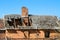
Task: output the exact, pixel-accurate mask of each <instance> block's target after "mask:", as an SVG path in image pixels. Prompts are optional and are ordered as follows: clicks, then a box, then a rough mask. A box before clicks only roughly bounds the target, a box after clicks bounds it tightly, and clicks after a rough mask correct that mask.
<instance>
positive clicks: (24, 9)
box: [22, 7, 28, 17]
mask: <svg viewBox="0 0 60 40" xmlns="http://www.w3.org/2000/svg"><path fill="white" fill-rule="evenodd" d="M22 17H28V9H27V8H26V7H22Z"/></svg>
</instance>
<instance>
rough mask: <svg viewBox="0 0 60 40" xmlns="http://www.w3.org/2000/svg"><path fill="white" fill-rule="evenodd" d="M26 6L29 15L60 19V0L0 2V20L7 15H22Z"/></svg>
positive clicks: (11, 0)
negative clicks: (51, 16)
mask: <svg viewBox="0 0 60 40" xmlns="http://www.w3.org/2000/svg"><path fill="white" fill-rule="evenodd" d="M23 6H26V7H27V8H28V9H29V14H33V15H55V16H58V17H60V0H0V18H2V17H3V16H4V15H6V14H21V7H23Z"/></svg>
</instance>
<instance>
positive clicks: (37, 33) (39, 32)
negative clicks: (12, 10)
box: [0, 7, 60, 40]
mask: <svg viewBox="0 0 60 40" xmlns="http://www.w3.org/2000/svg"><path fill="white" fill-rule="evenodd" d="M56 38H57V39H59V38H60V20H58V18H57V17H56V16H38V15H29V14H28V9H27V8H26V7H22V14H21V15H20V14H14V15H5V16H4V19H0V39H1V40H6V39H7V40H37V39H38V40H54V39H56Z"/></svg>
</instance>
